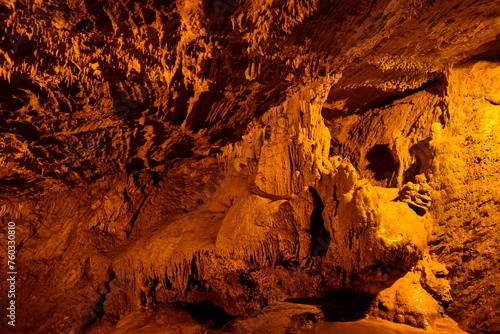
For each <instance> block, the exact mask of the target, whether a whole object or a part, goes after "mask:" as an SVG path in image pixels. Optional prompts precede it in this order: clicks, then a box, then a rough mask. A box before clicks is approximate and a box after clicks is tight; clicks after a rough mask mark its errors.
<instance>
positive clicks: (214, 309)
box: [181, 300, 236, 330]
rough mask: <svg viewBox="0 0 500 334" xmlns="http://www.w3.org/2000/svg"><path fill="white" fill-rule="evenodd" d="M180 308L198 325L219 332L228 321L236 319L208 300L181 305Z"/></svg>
mask: <svg viewBox="0 0 500 334" xmlns="http://www.w3.org/2000/svg"><path fill="white" fill-rule="evenodd" d="M181 307H182V308H183V309H184V310H186V311H187V312H188V313H189V314H190V315H191V316H192V317H193V318H194V319H195V320H196V321H197V322H198V323H199V324H202V325H207V326H208V328H209V329H211V330H219V329H221V328H222V326H224V325H225V324H227V323H228V322H229V321H231V320H233V319H235V318H236V317H235V316H232V315H230V314H229V313H227V312H226V311H225V310H224V309H223V308H222V307H220V306H217V305H215V304H214V303H213V302H212V301H210V300H204V301H202V302H199V303H183V304H182V305H181Z"/></svg>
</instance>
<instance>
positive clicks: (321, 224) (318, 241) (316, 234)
mask: <svg viewBox="0 0 500 334" xmlns="http://www.w3.org/2000/svg"><path fill="white" fill-rule="evenodd" d="M309 191H310V192H311V195H312V197H313V203H314V209H313V212H312V214H311V226H310V229H309V231H308V232H309V233H310V234H311V236H312V238H311V239H312V240H311V248H310V252H311V254H312V256H315V257H316V256H324V255H325V254H326V251H327V250H328V246H329V245H330V240H331V236H330V233H328V230H327V229H326V227H325V220H324V219H323V210H324V209H325V205H324V203H323V200H322V199H321V197H320V196H319V194H318V192H317V191H316V189H314V188H313V187H309Z"/></svg>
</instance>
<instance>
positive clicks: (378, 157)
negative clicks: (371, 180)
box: [366, 144, 399, 181]
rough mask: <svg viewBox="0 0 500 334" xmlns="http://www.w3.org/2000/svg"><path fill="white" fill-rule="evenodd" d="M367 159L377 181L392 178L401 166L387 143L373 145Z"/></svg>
mask: <svg viewBox="0 0 500 334" xmlns="http://www.w3.org/2000/svg"><path fill="white" fill-rule="evenodd" d="M366 159H367V160H368V161H369V164H368V166H367V167H368V169H369V170H371V171H372V172H373V173H374V177H375V180H377V181H383V180H387V179H390V178H391V177H392V175H394V173H395V172H397V170H398V167H399V166H398V163H397V162H396V160H395V159H394V157H393V155H392V152H391V149H390V148H389V145H387V144H386V145H382V144H379V145H375V146H373V147H372V148H371V149H370V151H368V153H367V154H366Z"/></svg>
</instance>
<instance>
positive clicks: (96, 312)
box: [83, 269, 116, 330]
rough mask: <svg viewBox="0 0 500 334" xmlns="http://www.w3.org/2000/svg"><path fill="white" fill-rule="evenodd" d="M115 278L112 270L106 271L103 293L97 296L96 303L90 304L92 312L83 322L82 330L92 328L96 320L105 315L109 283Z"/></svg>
mask: <svg viewBox="0 0 500 334" xmlns="http://www.w3.org/2000/svg"><path fill="white" fill-rule="evenodd" d="M115 278H116V274H115V272H114V271H113V269H108V280H107V281H106V282H105V283H104V289H105V290H104V292H103V293H101V294H99V298H98V299H97V301H95V302H92V304H93V307H92V311H91V312H90V316H89V317H88V318H87V320H86V321H85V324H84V326H83V330H86V329H88V328H89V327H90V326H92V325H93V324H94V323H95V322H96V321H97V320H98V319H100V318H102V317H103V316H104V314H105V311H104V302H105V301H106V296H107V295H108V293H110V291H111V286H110V283H111V281H113V280H114V279H115Z"/></svg>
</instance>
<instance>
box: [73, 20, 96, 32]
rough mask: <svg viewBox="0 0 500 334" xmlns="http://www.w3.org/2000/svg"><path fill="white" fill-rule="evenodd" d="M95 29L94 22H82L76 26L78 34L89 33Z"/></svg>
mask: <svg viewBox="0 0 500 334" xmlns="http://www.w3.org/2000/svg"><path fill="white" fill-rule="evenodd" d="M93 27H94V22H92V21H91V20H82V21H79V22H77V23H76V24H75V30H76V31H77V32H84V31H89V30H92V29H93Z"/></svg>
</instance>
